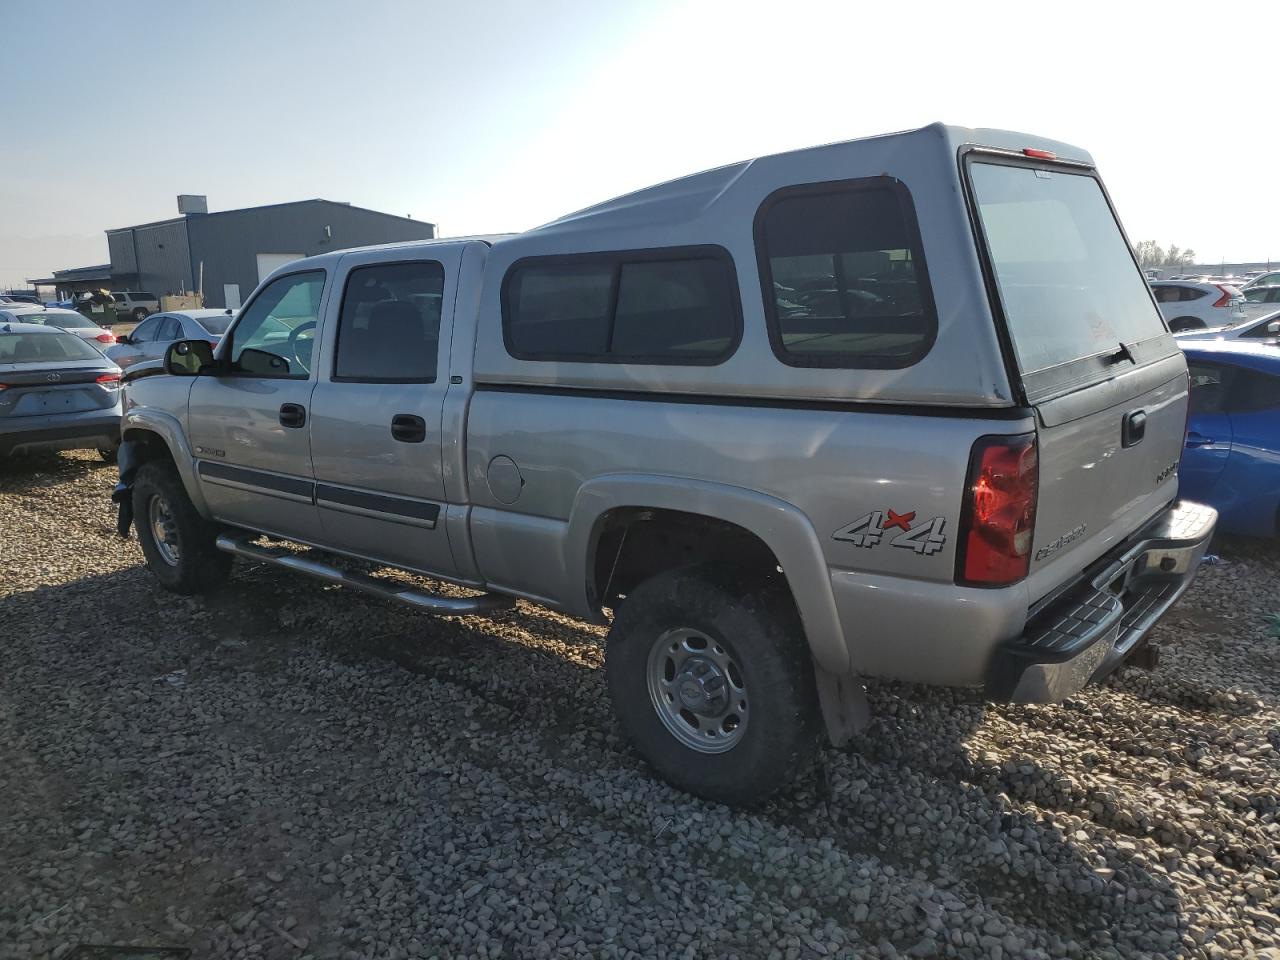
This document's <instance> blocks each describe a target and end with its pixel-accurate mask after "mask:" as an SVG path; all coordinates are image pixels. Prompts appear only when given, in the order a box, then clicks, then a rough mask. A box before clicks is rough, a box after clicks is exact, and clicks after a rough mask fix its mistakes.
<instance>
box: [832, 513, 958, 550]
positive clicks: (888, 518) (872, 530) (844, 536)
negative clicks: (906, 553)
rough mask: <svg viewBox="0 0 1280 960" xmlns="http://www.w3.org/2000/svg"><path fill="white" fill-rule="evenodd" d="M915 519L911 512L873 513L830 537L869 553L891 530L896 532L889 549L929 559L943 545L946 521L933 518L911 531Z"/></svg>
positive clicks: (944, 542)
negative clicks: (913, 553) (909, 552)
mask: <svg viewBox="0 0 1280 960" xmlns="http://www.w3.org/2000/svg"><path fill="white" fill-rule="evenodd" d="M915 518H916V512H915V511H914V510H910V511H908V512H906V513H898V512H897V511H895V510H872V511H871V512H870V513H868V514H865V515H863V516H861V517H859V518H858V519H857V520H855V521H853V523H851V524H849V525H847V526H844V527H841V528H840V529H839V530H837V531H836V532H835V533H833V534H832V535H831V536H832V539H835V540H842V541H844V542H845V543H851V544H853V545H854V546H855V547H865V548H867V549H868V550H869V549H871V548H872V547H874V546H877V545H879V543H880V542H881V541H882V540H883V539H884V538H885V535H886V534H887V533H888V531H889V530H890V529H894V530H897V531H899V532H898V534H897V535H896V536H895V537H894V538H893V539H892V540H890V541H889V545H890V546H894V547H902V548H903V549H905V550H914V551H915V552H916V553H917V554H919V555H920V556H922V557H931V556H933V555H934V554H935V553H937V552H938V551H939V550H941V549H942V548H943V547H944V546H946V543H947V537H946V534H945V533H944V532H943V531H944V530H945V529H946V525H947V520H946V518H945V517H934V518H933V519H932V520H930V521H929V522H928V523H924V524H921V525H920V526H918V527H915V528H914V529H913V528H912V526H911V522H912V521H913V520H915Z"/></svg>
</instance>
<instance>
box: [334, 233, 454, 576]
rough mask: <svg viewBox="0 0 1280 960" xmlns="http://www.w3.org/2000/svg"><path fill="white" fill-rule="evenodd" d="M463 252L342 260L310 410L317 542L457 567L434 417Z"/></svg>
mask: <svg viewBox="0 0 1280 960" xmlns="http://www.w3.org/2000/svg"><path fill="white" fill-rule="evenodd" d="M460 258H461V245H458V246H452V245H440V246H439V247H425V248H419V249H416V250H413V251H408V252H406V254H405V258H404V259H397V260H395V261H394V262H391V261H388V254H387V253H386V252H385V251H371V252H368V253H355V254H351V255H349V256H347V257H344V258H343V259H342V261H341V262H340V265H339V270H338V277H337V281H338V284H337V287H336V289H338V290H340V291H341V301H340V302H339V304H338V308H337V311H336V316H337V321H336V326H335V328H334V335H333V336H332V337H328V338H327V340H326V344H325V350H324V352H323V356H322V359H321V366H322V368H323V370H322V376H321V379H320V382H319V384H318V386H317V388H316V393H315V397H314V399H313V403H312V418H311V452H312V460H313V462H314V464H315V475H316V506H317V509H318V511H319V515H320V520H321V523H322V524H323V526H324V541H325V544H326V545H329V546H332V547H334V548H336V549H339V550H342V551H345V552H349V553H353V554H356V555H359V556H362V557H367V558H369V559H371V560H376V561H379V562H382V563H387V564H391V565H394V566H399V567H406V568H409V569H413V570H419V571H422V572H425V573H433V574H438V575H442V576H449V575H450V574H451V573H452V572H453V571H454V569H455V565H454V561H453V556H452V554H451V551H450V549H449V539H448V536H447V534H446V532H445V522H444V505H445V484H444V471H443V467H442V448H441V419H442V413H443V409H444V397H445V392H446V391H447V390H448V387H449V377H448V373H447V371H448V362H449V341H450V333H451V330H452V322H451V321H452V313H453V310H452V303H453V298H454V291H455V288H456V284H457V280H456V277H457V272H458V264H459V260H460ZM332 312H333V311H332V310H331V313H332Z"/></svg>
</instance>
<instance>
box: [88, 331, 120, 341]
mask: <svg viewBox="0 0 1280 960" xmlns="http://www.w3.org/2000/svg"><path fill="white" fill-rule="evenodd" d="M93 339H95V340H97V341H98V342H99V343H115V342H116V337H115V334H113V333H100V334H98V335H97V336H96V337H94V338H93Z"/></svg>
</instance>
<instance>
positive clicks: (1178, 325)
mask: <svg viewBox="0 0 1280 960" xmlns="http://www.w3.org/2000/svg"><path fill="white" fill-rule="evenodd" d="M1207 329H1209V328H1208V326H1207V325H1206V324H1205V322H1204V321H1203V320H1201V319H1200V318H1199V317H1178V318H1177V319H1176V320H1170V321H1169V332H1170V333H1183V332H1185V331H1187V330H1207Z"/></svg>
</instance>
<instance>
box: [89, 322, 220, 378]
mask: <svg viewBox="0 0 1280 960" xmlns="http://www.w3.org/2000/svg"><path fill="white" fill-rule="evenodd" d="M234 316H235V314H234V312H233V311H231V310H171V311H169V312H167V313H153V314H152V315H151V316H149V317H147V318H146V319H145V320H143V321H142V322H141V323H140V324H138V325H137V326H136V327H134V328H133V329H132V330H131V331H129V333H128V334H127V335H121V336H118V337H116V342H115V345H114V346H110V347H108V348H107V356H108V357H110V358H111V359H112V360H114V361H115V362H116V363H118V364H120V366H121V367H129V366H132V365H133V364H135V363H138V362H140V361H142V360H158V359H161V358H163V357H164V353H165V350H166V349H168V347H169V344H171V343H173V342H174V341H175V340H207V341H209V345H210V346H214V347H216V346H217V345H218V341H219V340H221V339H222V335H223V334H224V333H226V332H227V326H228V325H229V324H230V323H231V320H232V319H233V318H234Z"/></svg>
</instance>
